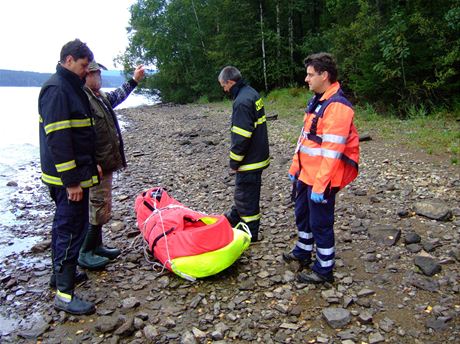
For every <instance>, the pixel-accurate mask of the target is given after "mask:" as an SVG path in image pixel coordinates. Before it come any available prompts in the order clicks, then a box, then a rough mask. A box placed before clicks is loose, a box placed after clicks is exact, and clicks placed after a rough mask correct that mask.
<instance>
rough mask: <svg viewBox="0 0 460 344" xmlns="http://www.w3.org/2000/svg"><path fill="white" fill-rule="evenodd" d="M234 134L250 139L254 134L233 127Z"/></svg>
mask: <svg viewBox="0 0 460 344" xmlns="http://www.w3.org/2000/svg"><path fill="white" fill-rule="evenodd" d="M231 131H232V133H235V134H238V135H241V136H244V137H247V138H248V139H249V138H250V137H251V136H252V133H251V132H250V131H247V130H244V129H241V128H240V127H237V126H235V125H234V126H233V127H232V129H231Z"/></svg>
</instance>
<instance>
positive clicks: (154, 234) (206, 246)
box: [134, 188, 233, 269]
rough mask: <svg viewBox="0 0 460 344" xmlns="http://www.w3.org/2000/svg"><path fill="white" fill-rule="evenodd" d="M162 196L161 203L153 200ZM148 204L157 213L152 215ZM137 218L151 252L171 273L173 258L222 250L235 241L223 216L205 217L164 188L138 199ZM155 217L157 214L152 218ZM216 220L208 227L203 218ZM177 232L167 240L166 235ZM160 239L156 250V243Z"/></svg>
mask: <svg viewBox="0 0 460 344" xmlns="http://www.w3.org/2000/svg"><path fill="white" fill-rule="evenodd" d="M152 193H153V194H154V195H155V193H156V194H157V195H160V194H161V198H160V199H159V200H157V199H156V198H155V197H152ZM145 203H147V204H149V205H150V206H151V208H154V209H155V210H156V211H154V212H152V210H151V209H149V207H148V206H146V205H145ZM134 208H135V211H136V214H137V225H138V227H139V230H140V231H141V232H142V234H143V236H144V238H145V240H146V241H147V242H148V244H149V248H150V250H151V251H153V253H154V256H155V258H156V259H158V260H159V261H160V262H161V263H163V264H166V267H167V268H168V269H171V265H170V263H169V262H168V251H169V258H170V259H174V258H177V257H186V256H194V255H197V254H202V253H205V252H209V251H215V250H218V249H220V248H222V247H224V246H226V245H228V244H229V243H230V242H231V241H232V240H233V230H232V228H231V225H230V223H229V222H228V220H227V218H226V217H225V216H223V215H205V214H203V213H200V212H197V211H193V210H191V209H189V208H186V207H185V206H183V205H182V204H181V203H180V202H178V201H176V200H175V199H174V198H172V197H171V196H169V195H168V193H167V192H166V191H164V190H163V189H161V188H152V189H149V190H147V191H145V192H143V193H141V194H140V195H139V196H137V198H136V201H135V205H134ZM152 213H153V214H152ZM203 217H212V218H216V219H217V222H216V223H214V224H211V225H206V224H205V223H203V222H202V221H200V220H199V219H200V218H203ZM172 228H174V229H173V230H172V231H171V232H170V233H169V234H167V235H166V238H165V237H164V235H163V233H164V232H167V231H169V230H170V229H172ZM159 236H160V239H159V240H158V241H157V243H156V245H155V247H154V248H153V250H152V246H153V244H154V241H155V239H157V238H158V237H159Z"/></svg>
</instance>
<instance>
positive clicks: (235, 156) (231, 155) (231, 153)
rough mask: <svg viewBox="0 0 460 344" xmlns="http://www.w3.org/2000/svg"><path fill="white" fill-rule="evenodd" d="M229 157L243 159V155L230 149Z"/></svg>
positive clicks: (236, 159)
mask: <svg viewBox="0 0 460 344" xmlns="http://www.w3.org/2000/svg"><path fill="white" fill-rule="evenodd" d="M230 159H232V160H235V161H243V159H244V155H238V154H235V153H233V152H232V151H230Z"/></svg>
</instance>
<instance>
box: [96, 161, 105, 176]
mask: <svg viewBox="0 0 460 344" xmlns="http://www.w3.org/2000/svg"><path fill="white" fill-rule="evenodd" d="M97 173H98V174H99V178H102V176H103V175H104V172H102V167H101V165H99V164H98V165H97Z"/></svg>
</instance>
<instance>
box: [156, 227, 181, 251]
mask: <svg viewBox="0 0 460 344" xmlns="http://www.w3.org/2000/svg"><path fill="white" fill-rule="evenodd" d="M175 229H176V227H173V228H171V229H168V230H167V231H166V232H164V233H161V234H159V235H158V236H157V237H156V238H155V240H153V244H152V254H153V255H155V252H154V250H155V246H156V244H157V242H158V241H159V240H160V239H161V238H163V237H165V236H167V235H168V234H169V233H171V232H172V231H173V230H175Z"/></svg>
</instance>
